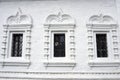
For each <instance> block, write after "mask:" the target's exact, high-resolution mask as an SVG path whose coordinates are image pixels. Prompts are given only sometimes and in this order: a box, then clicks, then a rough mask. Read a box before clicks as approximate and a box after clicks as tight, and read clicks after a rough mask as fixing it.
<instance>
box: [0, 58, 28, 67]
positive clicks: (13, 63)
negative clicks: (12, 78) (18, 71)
mask: <svg viewBox="0 0 120 80" xmlns="http://www.w3.org/2000/svg"><path fill="white" fill-rule="evenodd" d="M0 63H1V64H2V65H3V66H29V65H30V61H29V60H25V59H16V60H14V59H5V60H0Z"/></svg>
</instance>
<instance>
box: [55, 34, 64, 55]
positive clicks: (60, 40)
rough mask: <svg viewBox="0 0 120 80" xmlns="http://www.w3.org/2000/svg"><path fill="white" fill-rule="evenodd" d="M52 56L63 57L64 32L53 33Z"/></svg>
mask: <svg viewBox="0 0 120 80" xmlns="http://www.w3.org/2000/svg"><path fill="white" fill-rule="evenodd" d="M54 57H65V34H54Z"/></svg>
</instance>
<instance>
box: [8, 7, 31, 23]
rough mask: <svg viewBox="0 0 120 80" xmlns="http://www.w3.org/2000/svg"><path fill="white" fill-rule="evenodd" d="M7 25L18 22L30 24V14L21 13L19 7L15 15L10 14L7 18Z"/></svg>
mask: <svg viewBox="0 0 120 80" xmlns="http://www.w3.org/2000/svg"><path fill="white" fill-rule="evenodd" d="M6 23H7V24H8V25H15V24H17V25H19V24H32V18H31V16H30V15H27V14H23V13H22V10H21V9H20V8H19V9H18V11H17V13H16V15H11V16H9V17H8V18H7V22H6Z"/></svg>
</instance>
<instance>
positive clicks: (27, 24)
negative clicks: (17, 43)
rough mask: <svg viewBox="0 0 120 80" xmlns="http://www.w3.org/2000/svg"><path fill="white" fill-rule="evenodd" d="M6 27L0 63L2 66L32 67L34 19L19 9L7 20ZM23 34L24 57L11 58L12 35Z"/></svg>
mask: <svg viewBox="0 0 120 80" xmlns="http://www.w3.org/2000/svg"><path fill="white" fill-rule="evenodd" d="M3 27H4V35H3V42H2V54H1V55H2V57H3V58H2V59H1V60H0V63H1V64H2V66H20V67H22V66H26V67H29V66H30V63H31V62H30V56H31V54H30V52H31V28H32V18H31V16H30V15H26V14H23V13H22V11H21V9H18V12H17V14H16V15H12V16H10V17H8V18H7V22H6V24H5V25H3ZM13 33H22V34H23V36H24V39H23V40H24V41H23V42H24V44H23V45H24V46H23V53H22V54H23V56H22V57H10V56H9V55H10V54H11V51H10V49H11V48H10V47H11V45H10V44H11V39H12V38H11V34H13Z"/></svg>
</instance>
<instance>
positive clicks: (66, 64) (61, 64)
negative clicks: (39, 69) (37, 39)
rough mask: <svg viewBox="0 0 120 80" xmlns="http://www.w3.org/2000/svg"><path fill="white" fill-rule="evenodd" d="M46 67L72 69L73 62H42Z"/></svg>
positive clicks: (74, 64)
mask: <svg viewBox="0 0 120 80" xmlns="http://www.w3.org/2000/svg"><path fill="white" fill-rule="evenodd" d="M44 66H46V67H74V66H76V63H75V61H44Z"/></svg>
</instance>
